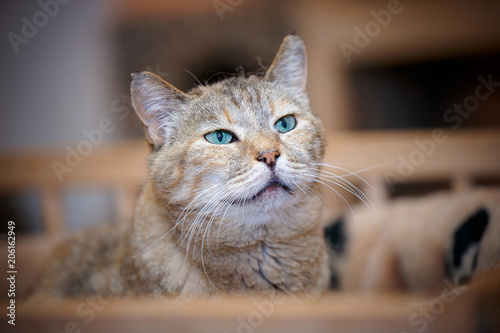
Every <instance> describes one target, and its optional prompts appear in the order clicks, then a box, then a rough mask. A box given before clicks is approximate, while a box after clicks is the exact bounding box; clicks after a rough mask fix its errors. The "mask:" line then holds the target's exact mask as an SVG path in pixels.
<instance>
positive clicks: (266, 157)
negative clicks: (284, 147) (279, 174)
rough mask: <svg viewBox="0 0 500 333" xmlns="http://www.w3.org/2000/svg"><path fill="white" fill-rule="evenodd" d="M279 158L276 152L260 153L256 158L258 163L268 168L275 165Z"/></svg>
mask: <svg viewBox="0 0 500 333" xmlns="http://www.w3.org/2000/svg"><path fill="white" fill-rule="evenodd" d="M279 156H280V153H279V152H278V151H277V150H274V151H270V152H265V153H261V154H260V155H259V157H258V158H257V160H258V161H260V162H264V163H266V164H267V165H268V166H269V167H273V166H274V165H275V164H276V159H277V158H278V157H279Z"/></svg>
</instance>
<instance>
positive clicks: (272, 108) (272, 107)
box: [269, 100, 276, 116]
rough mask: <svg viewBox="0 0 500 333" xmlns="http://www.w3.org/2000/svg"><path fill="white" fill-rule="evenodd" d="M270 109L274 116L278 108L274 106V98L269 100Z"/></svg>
mask: <svg viewBox="0 0 500 333" xmlns="http://www.w3.org/2000/svg"><path fill="white" fill-rule="evenodd" d="M269 111H271V115H273V116H274V114H275V113H276V108H275V106H274V101H273V100H270V101H269Z"/></svg>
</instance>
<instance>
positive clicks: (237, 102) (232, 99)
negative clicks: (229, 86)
mask: <svg viewBox="0 0 500 333" xmlns="http://www.w3.org/2000/svg"><path fill="white" fill-rule="evenodd" d="M230 99H231V102H232V103H233V104H234V106H236V107H237V108H239V107H240V106H241V103H240V102H239V101H238V99H237V98H236V97H235V96H234V95H233V94H231V97H230Z"/></svg>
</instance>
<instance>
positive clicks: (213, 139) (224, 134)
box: [205, 130, 236, 145]
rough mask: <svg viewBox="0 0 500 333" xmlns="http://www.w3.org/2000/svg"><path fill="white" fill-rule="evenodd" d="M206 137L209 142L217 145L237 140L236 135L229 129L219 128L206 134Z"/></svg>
mask: <svg viewBox="0 0 500 333" xmlns="http://www.w3.org/2000/svg"><path fill="white" fill-rule="evenodd" d="M205 139H207V141H208V142H210V143H213V144H216V145H225V144H228V143H231V142H234V141H236V136H235V135H234V134H233V133H231V132H228V131H223V130H217V131H213V132H210V133H207V134H205Z"/></svg>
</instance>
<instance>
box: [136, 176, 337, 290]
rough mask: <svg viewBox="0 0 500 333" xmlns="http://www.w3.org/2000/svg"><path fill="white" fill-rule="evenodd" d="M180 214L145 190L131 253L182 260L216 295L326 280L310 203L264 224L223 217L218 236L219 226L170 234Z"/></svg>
mask: <svg viewBox="0 0 500 333" xmlns="http://www.w3.org/2000/svg"><path fill="white" fill-rule="evenodd" d="M180 214H182V209H180V208H179V207H173V206H169V205H168V204H165V203H162V202H161V200H158V198H157V197H156V196H155V192H154V189H153V186H152V185H151V184H147V185H146V187H145V189H144V191H143V193H142V195H141V199H140V201H139V204H138V206H137V210H136V215H135V220H134V225H133V228H134V234H135V239H136V243H138V244H136V245H135V246H136V250H135V251H139V252H141V251H145V250H147V251H148V252H149V255H148V256H147V257H148V258H155V257H157V256H164V255H165V253H162V252H165V251H174V252H175V253H176V254H177V255H178V256H184V260H185V263H186V265H192V266H195V267H198V269H199V270H200V271H201V272H202V274H201V275H200V277H201V279H205V278H206V281H207V282H208V283H209V284H210V285H212V286H215V288H214V289H215V290H243V289H255V290H266V289H274V288H277V289H283V290H287V291H295V290H304V286H311V287H314V286H318V285H323V284H325V283H326V282H325V281H327V280H328V278H327V277H326V278H325V274H326V273H325V272H326V266H325V265H326V251H325V245H324V241H323V237H322V232H321V228H320V225H319V216H318V214H319V210H318V209H317V207H316V203H315V202H313V201H311V202H303V203H301V204H300V205H297V207H295V209H294V210H293V211H290V212H281V213H280V214H274V215H269V216H267V217H266V218H265V220H264V219H262V218H259V220H258V221H255V220H253V219H252V218H251V217H248V216H244V215H239V217H240V218H242V219H243V220H240V221H235V220H233V218H232V217H230V216H228V217H226V218H225V220H224V221H222V223H225V228H223V231H224V232H223V233H218V230H217V229H218V227H217V225H218V224H215V225H214V226H213V229H212V230H209V229H208V226H205V227H203V228H201V229H200V230H192V231H189V230H188V231H187V232H191V234H186V230H183V231H182V232H181V229H182V228H181V227H180V226H178V227H177V228H174V225H175V223H176V222H177V221H178V218H179V216H180ZM188 218H194V217H193V216H188ZM245 219H246V220H245ZM217 223H221V221H217ZM187 225H189V224H187ZM228 225H229V226H231V225H233V226H234V229H231V228H228V227H227V226H228ZM164 235H165V236H164ZM186 235H188V237H186ZM165 244H169V246H166V245H165ZM186 252H187V254H186ZM168 255H170V254H168ZM311 280H313V281H311Z"/></svg>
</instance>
